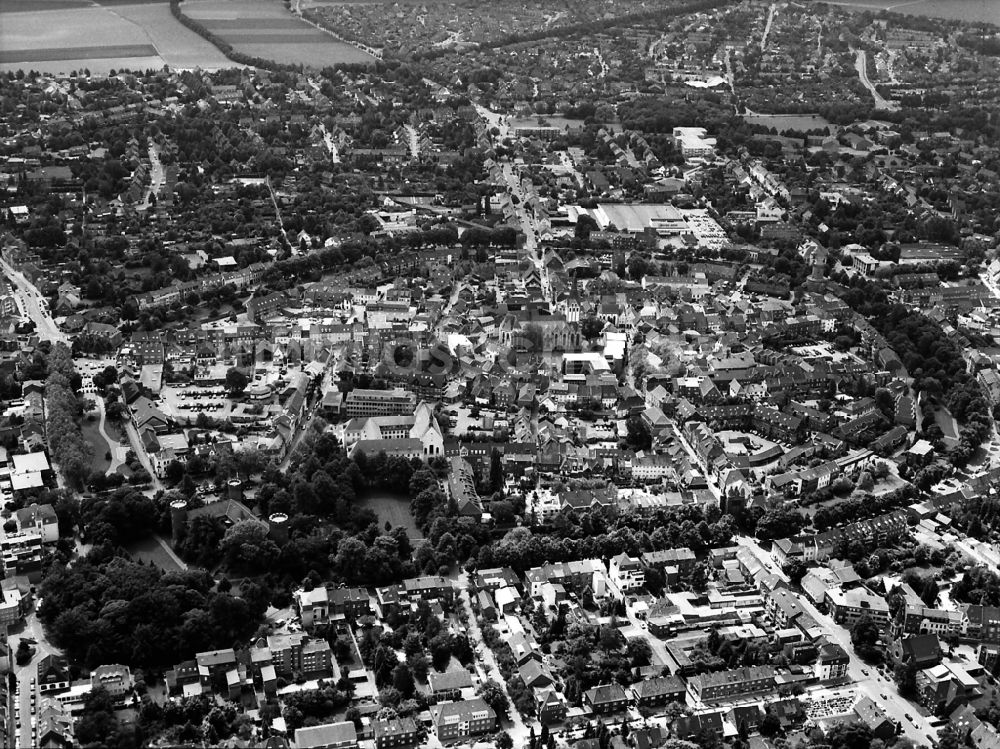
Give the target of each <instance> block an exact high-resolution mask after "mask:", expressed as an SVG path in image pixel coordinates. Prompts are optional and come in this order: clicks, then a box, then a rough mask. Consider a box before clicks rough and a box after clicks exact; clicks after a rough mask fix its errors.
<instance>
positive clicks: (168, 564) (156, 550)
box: [127, 536, 184, 572]
mask: <svg viewBox="0 0 1000 749" xmlns="http://www.w3.org/2000/svg"><path fill="white" fill-rule="evenodd" d="M164 544H166V541H161V540H160V538H159V537H158V536H149V537H147V538H144V539H142V540H141V541H135V542H133V543H131V544H129V545H128V549H127V551H128V553H129V555H130V556H131V557H132V558H133V559H135V560H136V561H137V562H145V563H146V564H150V563H152V564H154V565H156V566H157V567H159V568H160V569H161V570H163V571H164V572H179V571H180V570H182V569H184V568H183V567H182V566H181V565H180V564H178V563H177V558H176V557H175V556H174V555H172V554H171V553H170V552H169V551H167V549H166V548H165V546H164Z"/></svg>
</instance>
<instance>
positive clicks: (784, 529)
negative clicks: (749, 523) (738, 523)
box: [757, 509, 808, 541]
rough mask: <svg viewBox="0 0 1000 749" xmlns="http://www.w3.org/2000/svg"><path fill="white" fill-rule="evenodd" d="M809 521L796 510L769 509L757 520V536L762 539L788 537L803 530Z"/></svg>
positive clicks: (769, 539)
mask: <svg viewBox="0 0 1000 749" xmlns="http://www.w3.org/2000/svg"><path fill="white" fill-rule="evenodd" d="M807 523H808V520H807V519H806V517H805V516H804V515H803V514H802V513H799V512H796V511H794V510H785V509H776V510H768V511H767V512H765V513H764V514H763V515H762V516H761V518H760V520H758V521H757V538H759V539H761V540H762V541H771V540H773V539H776V538H788V537H789V536H794V535H795V534H796V533H798V532H799V531H801V530H802V529H803V528H804V527H805V526H806V524H807Z"/></svg>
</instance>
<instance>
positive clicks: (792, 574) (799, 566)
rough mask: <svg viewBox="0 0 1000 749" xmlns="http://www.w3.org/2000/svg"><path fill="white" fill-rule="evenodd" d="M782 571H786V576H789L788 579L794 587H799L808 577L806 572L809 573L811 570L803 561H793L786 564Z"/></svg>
mask: <svg viewBox="0 0 1000 749" xmlns="http://www.w3.org/2000/svg"><path fill="white" fill-rule="evenodd" d="M782 570H784V572H785V574H786V575H788V579H789V580H790V581H791V582H792V584H793V585H798V584H799V583H800V582H802V578H803V577H805V576H806V572H808V571H809V568H808V567H807V566H806V564H805V562H803V561H802V560H801V559H791V560H789V561H788V563H787V564H785V566H784V567H782Z"/></svg>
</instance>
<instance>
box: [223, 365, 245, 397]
mask: <svg viewBox="0 0 1000 749" xmlns="http://www.w3.org/2000/svg"><path fill="white" fill-rule="evenodd" d="M249 384H250V378H249V377H247V376H246V375H245V374H244V373H243V372H242V371H241V370H239V369H237V368H236V367H230V368H229V371H227V372H226V389H227V390H229V392H231V393H242V392H243V391H244V390H246V389H247V385H249Z"/></svg>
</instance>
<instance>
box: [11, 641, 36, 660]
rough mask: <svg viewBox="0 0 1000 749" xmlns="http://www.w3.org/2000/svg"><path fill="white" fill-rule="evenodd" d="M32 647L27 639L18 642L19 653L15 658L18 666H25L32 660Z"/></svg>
mask: <svg viewBox="0 0 1000 749" xmlns="http://www.w3.org/2000/svg"><path fill="white" fill-rule="evenodd" d="M31 655H32V653H31V647H30V646H29V645H28V643H27V641H25V640H21V641H20V642H19V643H17V654H16V655H15V656H14V660H15V661H16V662H17V665H18V666H23V665H25V664H27V663H28V661H30V660H31Z"/></svg>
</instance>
